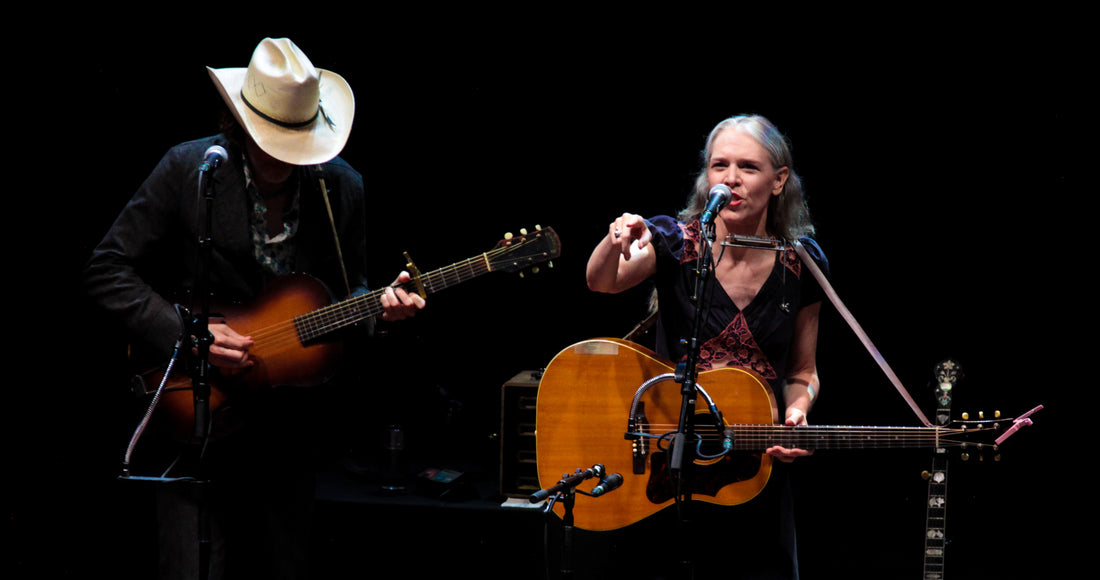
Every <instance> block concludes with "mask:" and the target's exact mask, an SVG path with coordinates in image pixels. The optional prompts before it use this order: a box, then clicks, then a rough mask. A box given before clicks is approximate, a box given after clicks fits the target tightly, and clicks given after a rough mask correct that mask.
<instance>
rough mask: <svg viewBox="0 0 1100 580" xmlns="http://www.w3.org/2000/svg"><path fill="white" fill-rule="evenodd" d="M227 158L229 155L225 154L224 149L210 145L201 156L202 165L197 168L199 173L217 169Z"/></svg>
mask: <svg viewBox="0 0 1100 580" xmlns="http://www.w3.org/2000/svg"><path fill="white" fill-rule="evenodd" d="M228 158H229V154H228V153H226V152H225V147H222V146H221V145H212V146H211V147H210V148H209V149H207V150H206V153H204V154H203V156H202V165H200V166H199V172H200V173H206V172H207V171H212V170H214V169H217V168H218V166H219V165H221V164H222V162H224V161H225V160H226V159H228Z"/></svg>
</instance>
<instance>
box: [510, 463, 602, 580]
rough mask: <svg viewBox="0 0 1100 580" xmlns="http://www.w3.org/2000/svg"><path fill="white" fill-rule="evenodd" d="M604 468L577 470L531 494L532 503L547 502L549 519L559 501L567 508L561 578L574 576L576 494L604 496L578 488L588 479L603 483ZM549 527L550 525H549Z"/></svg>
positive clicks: (563, 521)
mask: <svg viewBox="0 0 1100 580" xmlns="http://www.w3.org/2000/svg"><path fill="white" fill-rule="evenodd" d="M603 476H604V467H603V465H599V464H597V465H595V466H593V467H592V468H591V469H586V470H583V471H582V470H580V469H578V470H576V471H575V472H574V473H573V475H568V476H564V477H562V479H561V480H560V481H558V483H556V484H555V485H553V486H551V487H549V488H547V489H540V490H539V491H536V492H535V493H533V494H531V496H530V498H528V499H529V501H530V502H531V503H538V502H540V501H546V506H545V507H544V508H543V510H542V511H543V514H545V515H547V517H549V514H551V513H553V511H554V504H555V503H556V502H558V501H560V502H561V504H562V505H563V506H565V515H564V516H562V543H561V564H560V565H559V572H560V574H561V577H563V578H565V577H570V576H572V575H573V571H574V570H573V530H574V527H573V521H574V519H573V505H574V504H575V503H576V499H577V496H576V494H578V493H579V494H582V495H587V496H590V497H597V496H598V495H602V494H592V493H588V492H585V491H582V490H579V489H577V486H578V485H580V484H581V482H583V481H584V480H586V479H590V478H593V477H595V478H597V479H599V480H601V482H602V481H603ZM547 525H549V524H547Z"/></svg>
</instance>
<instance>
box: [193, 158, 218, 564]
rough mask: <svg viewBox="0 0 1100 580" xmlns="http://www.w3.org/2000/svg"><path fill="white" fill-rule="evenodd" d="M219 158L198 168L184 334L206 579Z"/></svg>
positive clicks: (199, 536) (209, 543) (201, 555)
mask: <svg viewBox="0 0 1100 580" xmlns="http://www.w3.org/2000/svg"><path fill="white" fill-rule="evenodd" d="M218 164H219V161H217V160H215V161H214V163H213V164H212V165H206V164H204V165H203V166H202V168H200V170H199V196H200V197H201V198H202V200H203V204H204V206H205V207H204V209H203V214H204V216H203V231H202V234H201V237H200V238H199V241H198V247H199V259H198V268H199V272H198V276H197V277H196V279H195V295H196V296H197V297H198V299H199V309H198V312H197V313H196V314H195V316H194V318H192V319H191V327H190V329H189V331H190V332H189V333H188V334H187V336H193V337H195V347H196V353H197V356H196V362H195V368H194V371H193V374H192V376H191V388H192V394H193V398H194V405H195V417H194V421H195V424H194V441H195V444H196V445H197V446H198V457H197V458H196V468H197V469H198V476H197V478H196V483H197V487H196V489H197V491H198V494H197V496H196V498H195V500H196V501H195V505H196V508H197V509H198V542H199V576H200V578H206V577H207V576H208V575H209V569H210V551H211V537H210V514H209V513H208V510H207V499H206V493H205V490H206V488H207V487H208V486H209V482H208V481H206V478H205V473H204V472H205V466H204V461H203V456H204V455H205V451H206V445H207V443H208V442H209V437H210V433H211V429H212V422H213V421H212V417H211V411H210V390H211V387H210V374H211V365H210V347H211V345H213V343H214V335H213V334H212V333H211V332H210V262H211V256H212V254H213V234H212V232H213V229H214V228H213V220H214V198H215V191H214V180H213V179H211V176H210V174H211V173H212V171H213V169H215V168H217V166H218Z"/></svg>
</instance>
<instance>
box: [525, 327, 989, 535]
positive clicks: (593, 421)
mask: <svg viewBox="0 0 1100 580" xmlns="http://www.w3.org/2000/svg"><path fill="white" fill-rule="evenodd" d="M674 371H675V367H674V366H673V365H672V364H670V363H668V362H666V361H664V360H661V359H660V358H659V357H658V356H657V355H656V354H655V353H653V352H652V351H650V350H649V349H647V348H645V347H643V346H641V345H638V344H635V343H633V342H629V341H625V340H621V339H615V338H598V339H592V340H586V341H582V342H579V343H577V344H574V345H572V346H569V347H568V348H566V349H564V350H562V351H561V352H559V353H558V354H557V355H556V356H555V357H554V358H553V360H552V361H551V362H550V364H549V365H548V366H547V368H546V370H545V372H544V373H543V376H542V379H541V381H540V383H539V388H538V397H537V401H536V415H535V422H536V423H535V429H536V440H535V452H536V457H535V461H536V465H537V472H538V478H539V485H540V486H541V487H542V488H543V489H549V488H553V487H554V486H555V485H556V484H557V483H558V482H561V481H562V480H563V479H564V478H565V477H567V476H569V475H571V474H573V473H575V472H576V470H578V469H584V468H588V467H591V466H593V465H596V464H600V465H603V466H604V468H605V469H606V472H607V473H609V474H610V473H618V474H621V475H622V477H623V483H622V485H621V487H620V488H619V489H617V490H615V491H612V492H608V493H605V494H602V495H600V496H598V497H591V496H588V495H584V494H578V495H577V496H576V498H575V504H574V507H573V513H572V516H573V523H574V525H575V526H576V527H577V528H581V529H586V530H593V531H603V530H613V529H618V528H622V527H625V526H628V525H631V524H634V523H636V522H639V521H641V520H643V519H645V518H647V517H649V516H651V515H653V514H655V513H657V512H658V511H660V510H662V509H664V508H666V507H668V506H670V505H672V504H673V503H674V502H675V501H677V498H678V497H679V494H682V493H683V492H685V491H687V492H689V493H690V494H691V499H692V500H696V501H705V502H709V503H714V504H720V505H727V506H731V505H738V504H741V503H744V502H747V501H750V500H752V499H753V498H754V497H756V495H757V494H759V493H760V492H761V491H762V490H763V489H764V487H765V486H766V485H767V483H768V479H769V477H770V476H771V470H772V458H771V457H770V456H769V455H767V454H766V453H764V450H765V449H767V448H768V447H771V446H773V445H782V446H784V447H788V448H790V447H796V448H802V449H829V448H835V449H841V448H848V449H860V448H884V447H886V448H888V447H894V448H916V447H925V448H937V447H941V446H955V445H964V444H965V445H972V446H975V447H981V446H984V445H989V443H983V442H981V440H982V439H985V438H986V435H987V434H989V433H991V432H993V433H995V432H997V431H999V430H1000V429H1001V424H1000V422H996V421H971V422H966V423H965V424H961V423H956V424H953V425H952V426H934V427H877V426H863V427H860V426H795V427H792V426H786V425H780V424H778V418H779V417H778V409H776V400H775V396H774V394H773V393H772V391H771V388H770V387H769V386H768V383H767V382H766V381H765V380H764V379H763V378H761V377H760V376H759V375H758V374H756V373H754V372H752V371H749V370H747V369H743V368H733V367H728V368H721V369H714V370H709V371H704V372H701V373H699V374H698V377H697V380H696V384H697V386H698V388H699V391H700V394H702V395H703V396H700V397H699V398H698V400H697V402H696V409H695V410H694V411H695V412H694V413H692V417H693V422H694V425H695V427H694V429H693V430H694V432H695V433H696V435H697V440H695V441H692V442H690V445H688V447H689V448H690V449H692V450H693V452H694V453H693V455H692V459H691V460H692V463H691V465H690V469H685V470H683V472H684V473H689V474H690V477H689V478H688V479H687V480H686V481H685V482H683V487H677V486H676V485H675V482H674V478H673V477H672V476H671V475H670V473H671V470H670V469H669V461H668V457H669V452H668V450H669V436H670V435H671V434H674V433H675V432H676V431H677V430H678V425H679V417H680V410H681V406H682V401H683V396H682V394H681V390H682V388H681V384H680V383H679V382H676V380H674ZM708 398H709V400H710V402H711V403H713V407H711V405H709V404H707V399H708ZM712 408H713V409H715V410H717V411H718V413H719V414H720V415H721V417H722V424H721V425H719V424H718V421H717V419H716V415H715V414H714V413H712ZM1005 421H1007V420H1005ZM727 444H728V445H727ZM727 449H728V451H727ZM582 491H583V490H582ZM553 509H554V511H555V513H557V514H558V515H559V516H563V515H564V510H565V507H564V506H563V505H562V502H557V503H556V505H555V506H554V508H553Z"/></svg>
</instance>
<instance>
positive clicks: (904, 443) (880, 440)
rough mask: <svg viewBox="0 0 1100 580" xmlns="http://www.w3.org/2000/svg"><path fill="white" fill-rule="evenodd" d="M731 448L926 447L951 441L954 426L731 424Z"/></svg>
mask: <svg viewBox="0 0 1100 580" xmlns="http://www.w3.org/2000/svg"><path fill="white" fill-rule="evenodd" d="M727 431H729V432H730V433H732V435H733V448H734V449H736V450H738V451H763V450H765V449H767V448H768V447H771V446H773V445H779V446H782V447H787V448H799V449H876V448H892V449H899V448H928V447H939V446H944V445H952V444H954V443H953V442H952V441H951V440H950V438H949V437H950V435H951V434H953V433H954V432H956V430H953V429H946V428H941V427H863V426H834V425H826V426H820V425H819V426H812V425H799V426H790V425H730V426H729V427H728V428H727Z"/></svg>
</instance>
